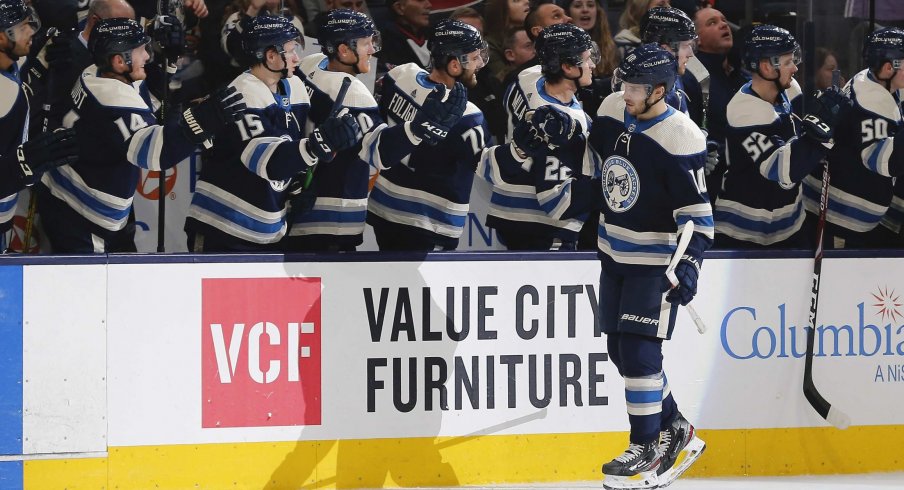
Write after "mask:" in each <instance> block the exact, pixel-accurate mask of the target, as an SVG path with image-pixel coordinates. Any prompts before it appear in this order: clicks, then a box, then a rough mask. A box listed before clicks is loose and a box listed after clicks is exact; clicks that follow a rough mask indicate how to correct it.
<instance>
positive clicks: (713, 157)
mask: <svg viewBox="0 0 904 490" xmlns="http://www.w3.org/2000/svg"><path fill="white" fill-rule="evenodd" d="M718 166H719V143H717V142H715V141H712V140H707V141H706V164H705V167H704V169H703V173H704V174H706V175H709V174H711V173H713V170H715V169H716V167H718Z"/></svg>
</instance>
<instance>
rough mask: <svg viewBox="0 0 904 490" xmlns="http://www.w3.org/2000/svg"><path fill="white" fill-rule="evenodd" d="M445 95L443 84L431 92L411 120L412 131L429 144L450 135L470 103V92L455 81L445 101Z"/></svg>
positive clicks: (433, 143)
mask: <svg viewBox="0 0 904 490" xmlns="http://www.w3.org/2000/svg"><path fill="white" fill-rule="evenodd" d="M445 95H446V89H445V87H442V86H440V87H439V88H437V89H435V90H433V91H432V92H430V94H429V95H427V98H426V99H424V103H423V104H421V108H420V109H418V111H417V114H415V116H414V120H413V121H411V126H410V129H411V133H412V134H414V136H416V137H417V138H420V139H421V140H422V141H425V142H426V143H427V144H429V145H435V144H437V143H439V142H440V141H442V140H444V139H445V138H446V136H448V135H449V131H450V130H451V129H452V127H453V126H455V124H456V123H458V120H459V119H461V116H462V114H464V113H465V106H467V104H468V93H467V91H466V90H465V87H464V85H462V84H461V83H458V82H456V83H455V86H454V87H453V88H452V90H450V91H449V97H448V98H447V99H446V101H445V102H443V97H445Z"/></svg>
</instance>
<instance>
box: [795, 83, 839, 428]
mask: <svg viewBox="0 0 904 490" xmlns="http://www.w3.org/2000/svg"><path fill="white" fill-rule="evenodd" d="M839 78H840V74H839V72H838V70H835V73H833V74H832V86H833V87H835V89H836V90H837V89H838V83H839V81H838V79H839ZM829 179H830V176H829V162H828V161H827V160H824V161H823V167H822V189H821V190H820V193H819V221H818V223H817V225H816V255H815V257H814V258H813V285H812V287H811V288H810V329H809V330H807V353H806V357H805V359H804V384H803V390H804V396H805V397H806V398H807V401H808V402H810V406H812V407H813V410H816V412H817V413H818V414H819V415H820V416H821V417H822V418H824V419H825V420H826V422H828V423H830V424H832V425H834V426H835V427H837V428H839V429H847V428H848V426H849V425H851V418H850V417H848V415H847V414H846V413H844V412H842V411H841V410H839V409H838V408H837V407H834V406H832V404H831V403H829V402H828V401H827V400H826V399H825V398H823V396H822V395H821V394H820V393H819V390H818V389H816V385H815V384H814V383H813V356H814V355H815V354H814V351H815V343H816V312H817V311H818V310H817V308H818V306H819V283H820V279H821V275H822V252H823V247H822V239H823V231H824V230H825V226H826V210H827V208H828V206H829Z"/></svg>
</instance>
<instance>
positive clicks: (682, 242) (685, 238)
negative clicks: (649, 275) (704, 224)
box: [665, 221, 706, 334]
mask: <svg viewBox="0 0 904 490" xmlns="http://www.w3.org/2000/svg"><path fill="white" fill-rule="evenodd" d="M693 234H694V222H693V221H688V222H686V223H684V228H682V229H681V237H680V238H679V239H678V248H676V249H675V255H673V256H672V261H671V262H669V266H668V267H667V268H666V270H665V277H666V278H668V280H669V282H670V283H672V287H673V288H675V287H678V277H677V276H676V275H675V268H676V267H678V262H679V261H681V256H682V255H684V252H685V251H687V246H688V245H690V243H691V236H692V235H693ZM684 307H685V308H687V313H688V314H689V315H690V316H691V319H692V320H693V321H694V325H696V326H697V331H698V332H700V333H701V334H702V333H706V324H705V323H703V319H702V318H700V315H698V314H697V310H695V309H694V307H693V306H691V304H690V303H688V304H686V305H684Z"/></svg>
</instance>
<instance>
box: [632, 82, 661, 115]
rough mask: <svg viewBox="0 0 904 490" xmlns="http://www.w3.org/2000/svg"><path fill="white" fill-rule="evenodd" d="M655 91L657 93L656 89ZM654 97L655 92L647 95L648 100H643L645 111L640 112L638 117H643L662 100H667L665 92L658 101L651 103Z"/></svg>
mask: <svg viewBox="0 0 904 490" xmlns="http://www.w3.org/2000/svg"><path fill="white" fill-rule="evenodd" d="M653 90H654V91H655V90H656V89H655V88H654V89H653ZM652 96H653V92H650V94H649V95H647V98H645V99H644V100H643V104H644V109H643V111H641V112H640V114H638V116H642V115H644V114H646V113H647V112H650V109H652V108H653V106H654V105H656V104H658V103H659V101H660V100H662V99H664V98H665V90H663V91H662V96H661V97H659V98H658V99H656V100H654V101H653V102H652V103H651V102H650V97H652Z"/></svg>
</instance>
